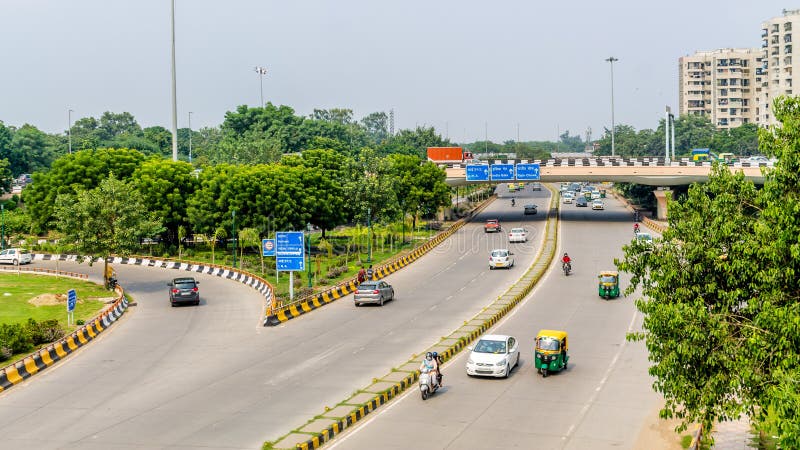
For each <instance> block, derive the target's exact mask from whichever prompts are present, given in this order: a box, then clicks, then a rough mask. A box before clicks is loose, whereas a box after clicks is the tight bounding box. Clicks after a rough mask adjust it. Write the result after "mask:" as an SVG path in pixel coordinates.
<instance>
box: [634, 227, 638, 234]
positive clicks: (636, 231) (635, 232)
mask: <svg viewBox="0 0 800 450" xmlns="http://www.w3.org/2000/svg"><path fill="white" fill-rule="evenodd" d="M633 234H634V236H635V235H637V234H639V227H633Z"/></svg>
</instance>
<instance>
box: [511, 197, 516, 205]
mask: <svg viewBox="0 0 800 450" xmlns="http://www.w3.org/2000/svg"><path fill="white" fill-rule="evenodd" d="M511 206H517V202H516V201H515V200H514V199H513V198H512V199H511Z"/></svg>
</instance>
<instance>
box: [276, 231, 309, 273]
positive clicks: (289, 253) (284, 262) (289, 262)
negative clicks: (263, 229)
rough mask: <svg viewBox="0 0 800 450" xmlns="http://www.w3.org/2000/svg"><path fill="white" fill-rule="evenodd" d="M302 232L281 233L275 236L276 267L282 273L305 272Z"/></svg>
mask: <svg viewBox="0 0 800 450" xmlns="http://www.w3.org/2000/svg"><path fill="white" fill-rule="evenodd" d="M303 244H304V239H303V232H302V231H279V232H278V233H276V235H275V256H276V265H277V266H278V270H280V271H281V272H298V271H303V270H305V255H304V253H305V249H304V245H303Z"/></svg>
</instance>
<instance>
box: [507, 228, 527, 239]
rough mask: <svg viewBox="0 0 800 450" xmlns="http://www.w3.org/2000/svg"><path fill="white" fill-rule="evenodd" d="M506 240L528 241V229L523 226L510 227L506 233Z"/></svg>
mask: <svg viewBox="0 0 800 450" xmlns="http://www.w3.org/2000/svg"><path fill="white" fill-rule="evenodd" d="M508 242H528V230H526V229H525V228H512V229H511V232H510V233H508Z"/></svg>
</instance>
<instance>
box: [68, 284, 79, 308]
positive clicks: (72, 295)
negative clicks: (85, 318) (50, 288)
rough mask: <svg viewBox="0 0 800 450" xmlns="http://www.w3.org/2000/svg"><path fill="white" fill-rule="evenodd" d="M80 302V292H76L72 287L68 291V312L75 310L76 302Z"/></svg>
mask: <svg viewBox="0 0 800 450" xmlns="http://www.w3.org/2000/svg"><path fill="white" fill-rule="evenodd" d="M77 302H78V294H77V293H76V292H75V289H70V290H68V291H67V312H72V311H74V310H75V303H77Z"/></svg>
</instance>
